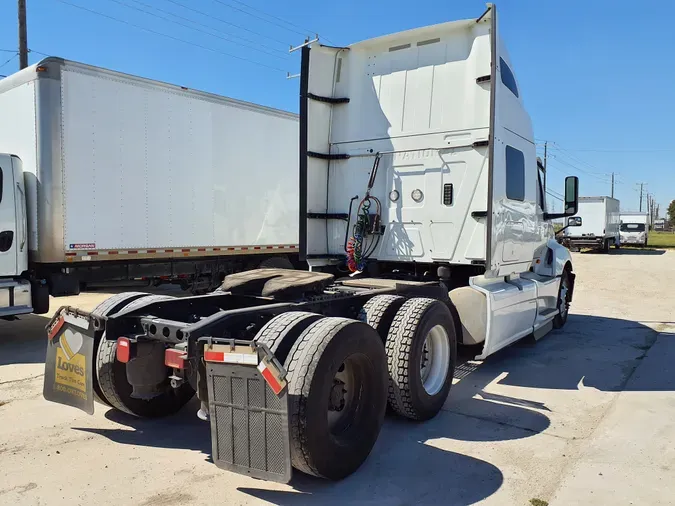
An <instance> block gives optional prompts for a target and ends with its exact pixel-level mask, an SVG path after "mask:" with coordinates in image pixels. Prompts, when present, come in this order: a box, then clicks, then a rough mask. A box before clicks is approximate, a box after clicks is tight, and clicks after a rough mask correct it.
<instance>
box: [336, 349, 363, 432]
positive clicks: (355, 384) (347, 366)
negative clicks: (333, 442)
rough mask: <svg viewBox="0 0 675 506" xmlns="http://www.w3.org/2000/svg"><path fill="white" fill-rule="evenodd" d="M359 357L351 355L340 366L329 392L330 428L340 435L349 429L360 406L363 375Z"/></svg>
mask: <svg viewBox="0 0 675 506" xmlns="http://www.w3.org/2000/svg"><path fill="white" fill-rule="evenodd" d="M357 361H358V359H357V357H355V356H350V357H347V358H346V359H345V361H344V362H343V363H342V364H341V365H340V367H339V368H338V371H337V373H336V374H335V376H334V377H333V386H332V387H331V389H330V392H329V393H328V429H329V430H330V432H331V434H333V435H339V434H340V433H342V432H344V431H345V430H347V429H348V428H349V427H350V425H351V422H352V419H353V418H354V414H355V413H356V410H357V407H358V397H359V395H358V394H359V392H360V385H361V381H360V380H361V379H362V378H361V377H360V373H359V368H358V364H357Z"/></svg>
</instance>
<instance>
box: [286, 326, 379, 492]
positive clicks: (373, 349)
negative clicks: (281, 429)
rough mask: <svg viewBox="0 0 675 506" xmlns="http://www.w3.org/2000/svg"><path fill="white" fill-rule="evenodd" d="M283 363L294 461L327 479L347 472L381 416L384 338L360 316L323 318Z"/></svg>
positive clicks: (360, 458) (362, 455) (363, 454)
mask: <svg viewBox="0 0 675 506" xmlns="http://www.w3.org/2000/svg"><path fill="white" fill-rule="evenodd" d="M285 368H286V371H287V372H288V395H289V399H290V401H289V420H290V435H291V462H292V464H293V467H295V468H296V469H298V470H299V471H302V472H304V473H307V474H311V475H313V476H318V477H322V478H328V479H331V480H339V479H342V478H344V477H346V476H349V475H350V474H351V473H353V472H354V471H356V470H357V469H358V468H359V467H360V466H361V464H363V462H364V461H365V460H366V458H367V457H368V455H369V454H370V451H371V450H372V448H373V445H374V444H375V441H376V440H377V436H378V435H379V433H380V429H381V428H382V423H383V422H384V414H385V411H386V407H387V365H386V356H385V353H384V346H383V345H382V340H381V339H380V337H379V336H378V334H377V332H375V330H374V329H373V328H372V327H370V326H369V325H367V324H365V323H363V322H359V321H356V320H350V319H347V318H322V319H320V320H318V321H315V322H314V323H312V324H311V325H310V326H309V327H307V329H306V330H305V331H304V332H303V333H302V335H301V336H300V337H299V338H298V340H297V341H296V342H295V344H294V345H293V348H292V349H291V351H290V353H289V355H288V358H287V359H286V364H285Z"/></svg>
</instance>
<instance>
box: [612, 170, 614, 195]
mask: <svg viewBox="0 0 675 506" xmlns="http://www.w3.org/2000/svg"><path fill="white" fill-rule="evenodd" d="M612 198H614V172H612Z"/></svg>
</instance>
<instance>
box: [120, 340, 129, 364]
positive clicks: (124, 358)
mask: <svg viewBox="0 0 675 506" xmlns="http://www.w3.org/2000/svg"><path fill="white" fill-rule="evenodd" d="M130 359H131V342H130V341H129V339H128V338H126V337H119V338H118V339H117V360H118V361H119V362H122V363H123V364H126V363H127V362H129V360H130Z"/></svg>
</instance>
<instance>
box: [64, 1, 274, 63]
mask: <svg viewBox="0 0 675 506" xmlns="http://www.w3.org/2000/svg"><path fill="white" fill-rule="evenodd" d="M57 2H61V3H62V4H65V5H69V6H71V7H75V8H76V9H80V10H83V11H86V12H89V13H91V14H95V15H97V16H101V17H103V18H107V19H111V20H113V21H117V22H118V23H122V24H124V25H128V26H132V27H134V28H137V29H139V30H142V31H144V32H147V33H152V34H154V35H159V36H160V37H165V38H167V39H171V40H175V41H177V42H182V43H183V44H187V45H189V46H193V47H197V48H200V49H204V50H206V51H211V52H212V53H217V54H221V55H223V56H229V57H230V58H234V59H236V60H241V61H245V62H247V63H252V64H253V65H258V66H260V67H265V68H268V69H270V70H277V71H279V72H286V71H285V70H284V69H280V68H279V67H273V66H271V65H267V64H265V63H261V62H259V61H255V60H251V59H249V58H244V57H243V56H237V55H235V54H232V53H227V52H225V51H220V50H218V49H215V48H212V47H208V46H202V45H201V44H197V43H195V42H190V41H188V40H185V39H181V38H178V37H174V36H173V35H169V34H166V33H163V32H158V31H156V30H152V29H150V28H146V27H144V26H140V25H136V24H134V23H131V22H130V21H126V20H124V19H120V18H116V17H114V16H110V15H109V14H104V13H102V12H98V11H95V10H92V9H89V8H87V7H83V6H81V5H77V4H73V3H70V2H68V1H66V0H57Z"/></svg>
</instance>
